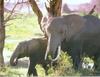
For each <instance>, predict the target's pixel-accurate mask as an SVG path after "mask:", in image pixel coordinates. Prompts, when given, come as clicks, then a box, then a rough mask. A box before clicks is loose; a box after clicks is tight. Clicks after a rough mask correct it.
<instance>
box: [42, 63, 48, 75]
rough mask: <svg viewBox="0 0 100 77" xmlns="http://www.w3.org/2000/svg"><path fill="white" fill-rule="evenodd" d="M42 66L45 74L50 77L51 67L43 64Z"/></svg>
mask: <svg viewBox="0 0 100 77" xmlns="http://www.w3.org/2000/svg"><path fill="white" fill-rule="evenodd" d="M42 66H43V68H44V69H45V74H46V75H48V69H49V67H48V66H47V64H42Z"/></svg>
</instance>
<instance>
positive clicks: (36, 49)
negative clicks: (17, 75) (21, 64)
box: [10, 38, 49, 76]
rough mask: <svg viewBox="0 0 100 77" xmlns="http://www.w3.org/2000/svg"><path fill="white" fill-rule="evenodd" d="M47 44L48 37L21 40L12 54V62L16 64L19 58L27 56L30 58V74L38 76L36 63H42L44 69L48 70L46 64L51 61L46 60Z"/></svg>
mask: <svg viewBox="0 0 100 77" xmlns="http://www.w3.org/2000/svg"><path fill="white" fill-rule="evenodd" d="M46 46H47V39H46V38H33V39H32V40H29V41H24V42H21V43H19V45H18V46H17V48H16V49H15V51H14V53H13V55H12V56H11V59H10V64H11V65H13V66H14V65H16V64H17V62H18V59H19V58H22V57H25V56H27V57H29V60H30V64H29V68H28V75H29V76H30V75H31V74H33V75H35V76H37V72H36V69H35V66H36V64H42V66H43V67H44V69H45V70H47V67H46V65H47V64H48V63H49V61H48V62H47V61H45V60H44V56H45V51H46Z"/></svg>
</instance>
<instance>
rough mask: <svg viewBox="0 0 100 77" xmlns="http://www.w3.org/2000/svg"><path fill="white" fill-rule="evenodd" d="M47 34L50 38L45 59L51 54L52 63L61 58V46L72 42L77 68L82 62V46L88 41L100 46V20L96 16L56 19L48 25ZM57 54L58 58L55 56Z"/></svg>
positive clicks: (74, 61) (72, 51)
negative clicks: (63, 43)
mask: <svg viewBox="0 0 100 77" xmlns="http://www.w3.org/2000/svg"><path fill="white" fill-rule="evenodd" d="M46 34H47V36H48V44H47V50H46V54H45V59H47V55H48V53H50V54H51V57H52V61H55V60H57V59H58V57H59V52H57V51H58V50H57V49H59V48H60V46H61V42H62V41H63V40H66V42H68V41H69V40H72V48H71V57H72V59H73V63H74V66H75V67H78V65H79V63H80V61H81V56H80V55H81V54H82V47H83V46H82V45H83V44H84V42H86V41H91V42H93V43H92V44H96V43H98V44H97V45H98V46H100V45H99V44H100V43H99V41H100V39H97V38H99V37H100V20H99V19H98V18H96V17H95V16H91V15H87V16H83V17H82V16H79V15H75V14H72V15H67V16H61V17H55V18H54V19H53V20H52V21H51V22H50V23H48V24H47V28H46ZM57 53H58V54H57ZM56 54H57V56H55V55H56Z"/></svg>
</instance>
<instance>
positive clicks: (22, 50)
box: [10, 41, 27, 66]
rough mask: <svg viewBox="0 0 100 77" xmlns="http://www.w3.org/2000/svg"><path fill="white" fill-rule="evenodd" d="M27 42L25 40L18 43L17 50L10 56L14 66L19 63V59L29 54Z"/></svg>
mask: <svg viewBox="0 0 100 77" xmlns="http://www.w3.org/2000/svg"><path fill="white" fill-rule="evenodd" d="M26 49H27V43H26V41H25V42H21V43H19V44H18V46H17V47H16V49H15V51H14V52H13V54H12V56H11V58H10V64H11V65H12V66H15V65H16V64H17V63H18V59H19V58H22V57H25V56H26V54H27V52H26V51H27V50H26Z"/></svg>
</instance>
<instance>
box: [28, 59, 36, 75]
mask: <svg viewBox="0 0 100 77" xmlns="http://www.w3.org/2000/svg"><path fill="white" fill-rule="evenodd" d="M35 66H36V62H35V61H33V60H32V59H31V58H30V64H29V68H28V75H29V76H30V75H32V74H33V76H37V71H36V69H35Z"/></svg>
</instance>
